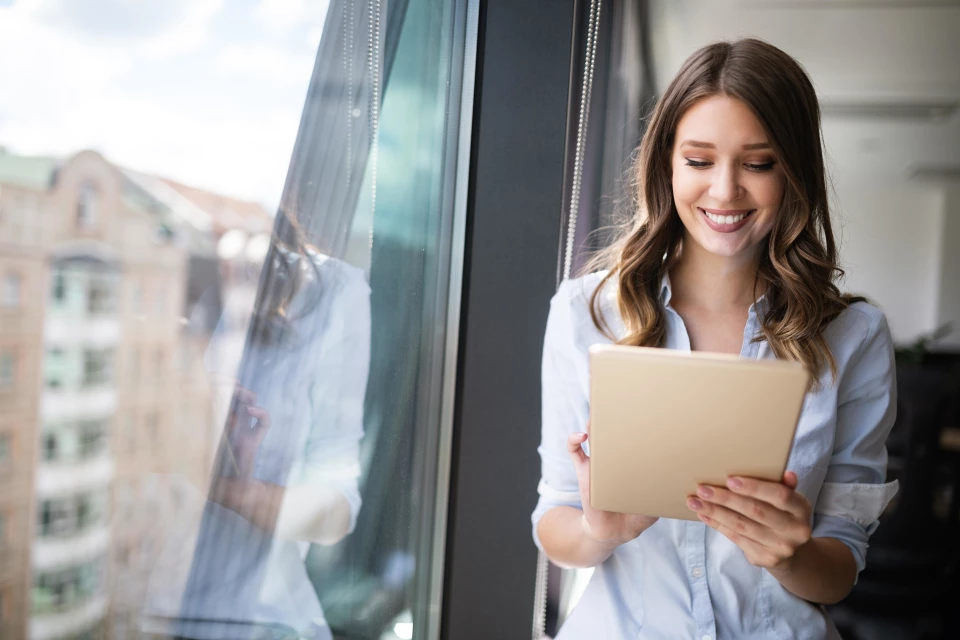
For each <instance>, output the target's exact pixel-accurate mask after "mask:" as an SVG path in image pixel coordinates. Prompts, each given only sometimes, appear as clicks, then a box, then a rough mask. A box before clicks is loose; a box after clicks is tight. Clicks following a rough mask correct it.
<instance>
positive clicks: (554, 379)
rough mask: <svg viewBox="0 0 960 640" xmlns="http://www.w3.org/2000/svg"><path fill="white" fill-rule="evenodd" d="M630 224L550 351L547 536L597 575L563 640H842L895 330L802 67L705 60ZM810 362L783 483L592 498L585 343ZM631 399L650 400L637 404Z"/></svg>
mask: <svg viewBox="0 0 960 640" xmlns="http://www.w3.org/2000/svg"><path fill="white" fill-rule="evenodd" d="M634 176H635V177H636V188H637V204H638V207H637V211H638V213H637V215H636V219H635V220H633V221H631V222H630V224H629V226H628V227H627V228H625V229H624V231H623V233H622V236H621V238H620V240H618V241H617V242H616V243H614V245H612V246H611V248H610V249H609V250H608V251H607V252H606V253H604V254H602V255H601V256H599V261H600V262H602V263H603V264H604V266H605V267H606V268H607V270H605V271H599V272H594V273H589V274H588V275H585V276H583V277H581V278H578V279H575V280H570V281H567V282H565V283H563V285H562V286H561V287H560V289H559V291H558V292H557V294H556V296H555V297H554V299H553V301H552V302H551V309H550V316H549V320H548V323H547V330H546V338H545V345H544V357H543V440H542V443H541V446H540V449H539V451H540V454H541V459H542V463H543V471H542V473H543V478H542V481H541V483H540V496H541V497H540V502H539V504H538V506H537V509H536V511H535V512H534V514H533V523H534V538H535V541H536V543H537V545H538V546H540V547H541V548H542V549H543V550H544V551H545V552H546V553H547V555H548V556H549V557H550V558H551V560H553V561H554V562H555V563H557V564H559V565H561V566H566V567H596V571H595V572H594V575H593V577H592V579H591V581H590V584H589V586H588V587H587V590H586V592H585V593H584V595H583V597H582V599H581V600H580V603H579V605H578V606H577V607H576V609H575V610H574V611H573V612H572V614H571V615H570V617H569V618H568V619H567V621H566V622H565V623H564V625H563V627H562V629H561V632H560V634H559V638H561V639H564V638H680V637H683V638H701V639H702V640H708V639H712V638H764V639H767V638H825V637H832V638H837V637H839V635H838V634H837V632H836V629H835V628H834V627H833V625H832V623H831V622H830V621H829V619H828V618H827V617H826V615H825V614H824V612H823V610H822V608H821V607H820V606H819V605H821V604H829V603H834V602H837V601H839V600H841V599H842V598H844V597H845V596H846V595H847V593H849V591H850V589H851V588H852V587H853V585H854V583H855V581H856V576H857V574H858V572H859V571H860V570H861V569H863V566H864V556H865V552H866V547H867V539H868V537H869V535H870V534H871V533H872V532H873V530H874V529H875V527H876V521H877V518H878V516H879V515H880V513H881V512H882V511H883V509H884V507H885V506H886V504H887V503H888V502H889V500H890V498H891V497H892V496H893V494H894V493H895V492H896V484H895V483H892V484H883V482H884V480H885V475H886V462H887V458H886V450H885V446H884V443H885V441H886V437H887V434H888V432H889V430H890V428H891V426H892V425H893V421H894V414H895V405H896V401H895V383H894V364H893V348H892V343H891V338H890V332H889V329H888V327H887V323H886V319H885V318H884V316H883V314H882V313H881V312H880V311H879V310H877V309H876V308H874V307H872V306H870V305H869V304H867V303H866V302H864V301H863V299H860V298H853V297H850V296H846V295H842V294H841V293H840V292H839V290H838V288H837V285H836V284H835V282H836V280H837V279H838V277H839V276H840V275H841V271H840V269H839V268H838V267H837V258H836V248H835V243H834V239H833V232H832V228H831V225H830V215H829V213H830V212H829V207H828V203H827V188H826V180H825V176H824V165H823V153H822V149H821V142H820V113H819V106H818V103H817V98H816V94H815V92H814V89H813V86H812V85H811V83H810V80H809V78H808V77H807V76H806V74H805V73H804V71H803V69H802V68H801V67H800V66H799V65H798V64H797V62H796V61H794V60H793V59H792V58H791V57H790V56H788V55H787V54H785V53H784V52H782V51H780V50H779V49H777V48H775V47H773V46H771V45H769V44H767V43H764V42H761V41H759V40H755V39H744V40H739V41H737V42H734V43H718V44H713V45H710V46H707V47H704V48H703V49H700V50H699V51H697V52H696V53H694V54H693V55H692V56H691V57H690V58H689V59H688V60H687V61H686V63H685V64H684V65H683V67H682V68H681V69H680V71H679V73H678V75H677V77H676V78H675V79H674V80H673V82H672V83H671V84H670V86H669V87H668V88H667V90H666V92H665V93H664V94H663V96H662V97H661V98H660V101H659V103H658V104H657V106H656V108H655V110H654V113H653V115H652V117H651V118H650V120H649V125H648V129H647V132H646V134H645V136H644V139H643V142H642V144H641V146H640V149H639V153H638V156H637V159H636V165H635V167H634ZM600 342H617V343H620V344H628V345H641V346H657V347H665V348H669V349H680V350H690V349H693V350H700V351H713V352H723V353H734V354H740V356H741V357H743V358H771V359H772V358H779V359H788V360H796V361H799V362H802V363H803V364H804V365H806V366H807V368H808V369H809V370H810V371H811V372H812V373H813V376H812V378H813V383H812V385H811V388H810V390H809V392H808V394H807V397H806V399H805V402H804V405H803V411H802V414H801V417H800V421H799V425H798V428H797V434H796V438H795V440H794V444H793V448H792V450H791V452H790V458H789V462H788V466H787V468H788V469H789V471H788V472H787V473H786V474H785V475H784V478H783V482H782V483H775V482H762V481H758V480H755V479H750V478H730V479H729V481H728V483H727V486H726V487H706V486H703V487H700V488H699V490H698V491H697V495H696V496H691V497H690V498H689V501H688V507H689V508H690V509H691V511H692V512H694V513H696V514H697V516H698V517H699V520H700V522H696V521H689V522H688V521H682V520H667V519H661V520H657V519H656V518H650V517H647V516H645V515H625V514H618V513H610V512H600V511H597V510H595V509H592V508H591V507H590V505H589V500H588V496H589V467H590V459H589V457H588V453H589V448H588V435H587V433H584V432H585V431H587V428H588V419H589V411H590V407H589V401H588V398H589V395H588V389H589V372H588V369H587V349H588V347H589V346H590V345H591V344H595V343H600ZM642 391H643V390H642V389H638V393H642Z"/></svg>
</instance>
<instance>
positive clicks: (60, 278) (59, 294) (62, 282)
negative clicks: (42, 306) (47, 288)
mask: <svg viewBox="0 0 960 640" xmlns="http://www.w3.org/2000/svg"><path fill="white" fill-rule="evenodd" d="M66 298H67V277H66V276H65V275H64V274H63V272H62V271H57V273H56V275H55V276H53V299H54V301H56V302H57V303H61V302H63V301H64V300H66Z"/></svg>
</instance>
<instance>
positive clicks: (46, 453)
mask: <svg viewBox="0 0 960 640" xmlns="http://www.w3.org/2000/svg"><path fill="white" fill-rule="evenodd" d="M58 444H59V440H58V439H57V435H56V434H55V433H48V434H47V435H45V436H44V437H43V459H44V460H46V461H47V462H52V461H54V460H56V459H57V454H58V449H59V446H58Z"/></svg>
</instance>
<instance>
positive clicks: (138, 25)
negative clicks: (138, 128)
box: [14, 0, 223, 58]
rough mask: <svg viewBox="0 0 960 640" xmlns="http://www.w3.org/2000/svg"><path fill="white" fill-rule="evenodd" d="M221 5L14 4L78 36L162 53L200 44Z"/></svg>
mask: <svg viewBox="0 0 960 640" xmlns="http://www.w3.org/2000/svg"><path fill="white" fill-rule="evenodd" d="M222 6H223V0H164V1H163V2H143V1H142V0H20V2H18V3H17V4H16V5H15V7H14V9H16V10H17V11H18V12H20V13H21V14H23V15H26V16H29V17H30V18H31V19H32V21H33V22H34V23H36V24H38V25H44V26H49V27H54V28H56V29H58V30H59V31H60V32H61V33H64V34H67V35H69V36H71V37H74V38H77V39H80V40H103V39H107V40H112V41H114V42H122V43H123V44H125V45H126V46H128V47H131V48H134V49H136V50H138V51H139V52H142V53H144V54H146V55H148V56H150V57H152V58H164V57H168V56H173V55H177V54H182V53H187V52H190V51H193V50H195V49H197V48H199V47H200V46H202V45H203V44H204V42H205V39H206V37H207V34H208V31H209V26H210V22H211V20H213V18H214V17H215V16H216V15H217V14H218V13H219V12H220V10H221V8H222Z"/></svg>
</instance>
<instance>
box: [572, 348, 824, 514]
mask: <svg viewBox="0 0 960 640" xmlns="http://www.w3.org/2000/svg"><path fill="white" fill-rule="evenodd" d="M808 379H809V376H808V373H807V370H806V368H805V367H804V366H803V365H802V364H800V363H798V362H785V361H779V360H752V359H744V358H740V357H739V356H734V355H724V354H714V353H702V352H692V353H689V352H682V351H675V350H670V349H654V348H649V347H625V346H618V345H594V346H592V347H591V348H590V438H589V440H588V442H589V453H590V504H591V505H592V506H593V507H594V508H595V509H602V510H604V511H617V512H621V513H639V514H644V515H649V516H659V517H662V518H678V519H683V520H696V521H699V520H698V518H697V516H696V514H695V513H694V512H692V511H690V509H688V508H687V497H688V496H690V495H693V494H694V493H696V489H697V485H698V484H709V485H714V486H725V485H726V481H727V478H728V477H729V476H731V475H740V476H746V477H751V478H760V479H764V480H772V481H775V482H781V481H782V480H783V473H784V471H785V470H786V465H787V458H788V456H789V455H790V447H791V444H792V443H793V437H794V433H795V431H796V428H797V421H798V420H799V418H800V411H801V409H802V406H803V399H804V395H805V393H806V390H807V384H808Z"/></svg>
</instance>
